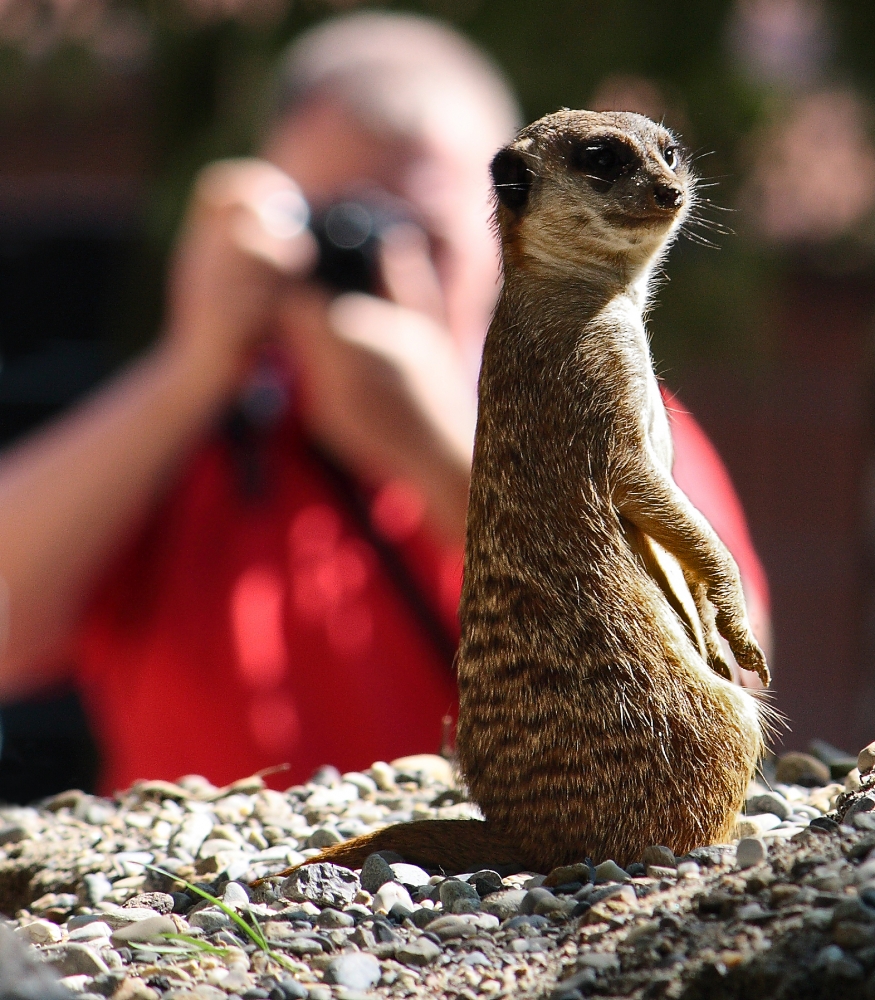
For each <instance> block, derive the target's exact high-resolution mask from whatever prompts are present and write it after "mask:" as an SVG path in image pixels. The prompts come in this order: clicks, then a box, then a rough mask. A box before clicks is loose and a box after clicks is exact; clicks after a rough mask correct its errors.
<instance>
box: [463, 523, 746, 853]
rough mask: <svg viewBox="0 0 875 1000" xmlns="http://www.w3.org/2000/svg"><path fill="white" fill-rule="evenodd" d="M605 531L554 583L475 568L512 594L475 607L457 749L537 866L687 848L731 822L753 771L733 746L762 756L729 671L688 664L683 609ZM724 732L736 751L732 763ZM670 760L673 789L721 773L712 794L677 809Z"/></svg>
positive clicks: (475, 792)
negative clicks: (692, 810) (731, 693)
mask: <svg viewBox="0 0 875 1000" xmlns="http://www.w3.org/2000/svg"><path fill="white" fill-rule="evenodd" d="M605 541H606V542H607V544H605V545H603V546H601V551H600V553H598V554H597V553H596V552H595V551H594V550H590V551H588V552H586V553H585V554H584V553H581V554H580V559H581V563H582V564H583V565H588V571H586V572H585V571H582V570H581V571H579V572H578V573H576V574H573V573H571V572H570V571H567V572H566V573H564V574H559V573H556V574H555V575H554V576H553V577H552V580H551V589H552V596H551V597H550V598H548V597H547V596H546V594H545V591H544V580H543V577H539V580H538V585H537V586H535V587H534V588H533V590H532V592H531V593H526V592H525V588H524V586H523V584H522V582H521V578H524V572H523V570H524V567H519V570H520V572H519V573H518V574H517V575H515V576H514V578H513V579H508V578H506V577H505V578H502V577H500V576H497V577H496V578H494V579H493V580H492V585H491V586H484V585H483V582H482V580H481V582H480V583H479V584H478V582H477V580H474V581H472V590H474V591H476V592H477V593H479V594H483V593H501V594H504V595H513V596H512V597H511V599H510V600H509V602H508V604H507V605H506V606H505V607H504V608H503V610H502V611H501V612H498V609H497V608H495V607H491V608H489V609H488V610H487V613H486V616H485V619H483V620H480V614H479V613H478V612H479V609H478V608H477V607H476V606H472V605H471V604H470V603H469V605H468V606H467V608H466V617H465V623H464V632H465V640H464V641H463V646H462V650H461V655H460V665H459V681H460V697H461V702H460V726H459V734H458V751H459V762H460V765H461V768H462V771H463V773H464V775H465V777H466V780H467V782H468V785H469V788H470V791H471V794H472V797H473V799H474V801H476V802H477V803H478V805H479V806H480V808H481V810H482V811H483V814H484V816H485V817H486V818H487V819H488V820H490V821H491V822H494V823H495V824H496V825H497V826H498V827H499V828H500V829H502V830H503V831H506V832H507V833H509V834H510V835H511V836H513V837H514V838H515V839H516V840H517V841H518V842H519V843H521V844H522V845H523V846H524V847H525V850H526V851H527V857H528V858H530V859H531V863H532V864H534V863H535V862H537V864H538V866H539V867H544V866H547V867H550V866H552V865H553V864H560V863H566V862H568V861H573V860H580V859H581V858H582V857H584V856H591V857H594V858H598V857H601V858H603V857H606V856H608V855H610V856H613V857H615V858H616V859H617V860H619V861H620V862H621V863H623V862H622V859H623V858H625V860H627V861H631V860H637V858H638V857H640V853H641V851H642V850H643V848H644V847H646V846H647V845H648V844H649V843H667V844H669V846H672V847H673V848H675V849H677V850H681V849H683V850H689V849H691V848H692V847H693V846H697V845H698V844H701V843H706V842H709V841H712V840H714V839H720V838H722V837H726V836H727V835H728V824H730V823H731V821H732V819H734V812H735V808H737V803H740V801H741V799H742V798H743V795H744V785H745V784H746V780H747V776H746V775H745V776H744V777H743V778H741V779H739V777H738V775H739V770H738V766H737V761H738V759H745V760H749V761H750V767H751V768H752V767H753V765H754V761H755V758H756V753H757V750H758V743H757V739H756V732H755V731H754V729H752V728H751V727H750V726H745V725H743V724H742V725H739V724H738V723H737V721H736V719H735V716H736V715H737V714H738V706H737V705H736V704H735V703H734V702H733V701H732V699H730V698H727V697H725V696H724V695H723V693H722V692H721V690H720V684H719V683H717V684H714V683H712V682H711V680H710V678H708V677H707V676H705V674H706V672H705V671H700V670H699V669H698V667H695V668H693V669H690V666H689V664H688V662H687V661H688V660H692V659H693V658H694V657H696V658H699V656H698V651H697V650H696V649H695V648H694V647H693V645H692V643H691V642H690V640H689V639H688V638H687V636H686V634H685V633H684V630H683V628H682V626H681V625H680V623H679V622H678V621H677V619H675V621H674V623H673V624H672V622H671V621H670V620H669V619H667V618H665V617H663V616H661V615H660V614H659V613H655V612H654V608H657V607H659V602H660V594H659V592H658V588H657V587H656V585H655V583H654V582H653V580H652V579H650V577H649V576H648V575H647V574H646V572H645V571H644V570H643V569H642V568H641V567H639V566H638V565H637V564H636V563H635V561H634V559H632V558H631V557H629V556H628V555H626V556H624V547H623V543H622V542H621V541H620V540H619V539H617V538H611V539H610V541H608V540H607V536H606V538H605ZM555 555H556V559H557V561H561V560H562V559H563V554H562V553H561V552H557V553H556V554H555ZM565 558H567V556H566V557H565ZM587 559H588V560H589V562H588V564H587V563H586V560H587ZM506 568H507V567H506V565H505V569H506ZM499 619H500V620H501V623H502V626H501V627H500V628H496V622H497V621H498V620H499ZM478 621H479V626H480V627H479V628H478ZM605 622H610V623H611V625H610V628H608V627H606V626H605ZM481 628H482V629H483V631H484V634H488V641H487V642H486V643H485V644H480V643H479V642H478V633H479V632H480V629H481ZM699 659H700V658H699ZM714 681H716V682H720V683H725V682H721V681H720V678H717V677H716V676H715V677H714ZM727 740H728V745H727V743H726V741H727ZM721 741H722V742H723V750H724V752H727V753H728V756H727V757H724V758H723V760H727V761H731V762H734V763H731V764H729V766H727V768H726V771H725V773H723V771H722V769H721V766H720V760H719V759H717V758H719V756H720V754H719V753H718V747H717V746H716V744H717V743H718V742H721ZM667 775H669V776H670V781H671V787H672V788H675V787H681V785H675V782H678V783H681V784H686V785H687V787H700V786H701V785H702V784H703V783H705V784H707V785H709V786H710V787H712V788H713V789H714V793H715V794H714V798H713V803H712V805H711V806H705V807H703V808H702V809H701V810H699V811H698V812H697V813H696V814H695V816H689V815H688V814H687V813H685V812H684V811H679V810H678V808H677V800H676V798H674V797H673V796H670V795H667V794H663V795H661V794H660V790H663V789H665V787H666V777H667ZM727 802H730V803H732V805H731V806H730V807H729V808H727ZM545 825H547V826H548V827H549V829H550V836H549V837H548V838H545V837H544V835H543V830H544V829H545V828H546V827H545Z"/></svg>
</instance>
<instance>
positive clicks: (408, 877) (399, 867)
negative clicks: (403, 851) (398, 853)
mask: <svg viewBox="0 0 875 1000" xmlns="http://www.w3.org/2000/svg"><path fill="white" fill-rule="evenodd" d="M390 867H391V869H392V877H393V878H394V879H395V881H396V882H400V883H401V884H402V885H406V886H409V887H411V888H414V889H415V888H417V887H418V886H421V885H428V883H429V880H430V878H431V876H430V875H429V874H428V872H427V871H423V869H422V868H420V867H419V865H408V864H406V863H405V862H403V861H396V862H395V864H394V865H390ZM362 871H364V869H362ZM362 887H363V888H365V889H367V888H368V887H367V886H366V885H365V883H364V879H362ZM370 891H371V890H370V889H368V892H370Z"/></svg>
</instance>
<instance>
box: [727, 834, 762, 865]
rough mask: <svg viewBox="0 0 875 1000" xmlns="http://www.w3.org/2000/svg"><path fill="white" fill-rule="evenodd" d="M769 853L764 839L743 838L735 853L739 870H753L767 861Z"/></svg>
mask: <svg viewBox="0 0 875 1000" xmlns="http://www.w3.org/2000/svg"><path fill="white" fill-rule="evenodd" d="M768 853H769V852H768V848H767V847H766V842H765V841H764V840H763V839H762V837H742V838H741V840H739V842H738V847H737V848H736V851H735V861H736V864H737V865H738V867H739V868H752V867H753V866H754V865H758V864H759V863H760V862H761V861H765V859H766V857H767V856H768Z"/></svg>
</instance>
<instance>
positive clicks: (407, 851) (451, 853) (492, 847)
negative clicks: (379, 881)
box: [252, 819, 525, 885]
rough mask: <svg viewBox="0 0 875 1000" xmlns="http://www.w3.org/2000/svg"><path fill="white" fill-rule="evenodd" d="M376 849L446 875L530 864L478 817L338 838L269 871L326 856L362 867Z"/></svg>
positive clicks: (343, 864)
mask: <svg viewBox="0 0 875 1000" xmlns="http://www.w3.org/2000/svg"><path fill="white" fill-rule="evenodd" d="M377 851H395V852H397V853H398V854H400V855H401V857H403V858H404V860H405V861H407V862H408V863H410V864H414V865H421V866H422V867H424V868H428V869H438V870H440V871H443V872H444V873H445V874H447V875H452V874H459V873H460V872H475V871H479V870H481V869H483V868H494V867H495V866H496V865H499V866H516V867H518V868H525V859H524V858H522V857H521V855H522V851H521V850H520V848H519V847H518V846H515V845H514V844H512V843H511V842H510V841H509V840H508V839H507V838H505V837H503V836H502V835H501V834H500V833H499V832H498V831H497V830H496V829H495V828H494V827H493V826H492V825H491V824H490V823H488V822H485V821H483V820H478V819H467V820H459V819H434V820H431V819H429V820H420V821H418V822H416V823H398V824H396V825H395V826H387V827H384V828H383V829H382V830H377V831H376V832H375V833H368V834H365V836H363V837H355V838H354V839H353V840H347V841H346V842H345V843H343V844H335V845H334V846H333V847H327V848H325V850H324V851H322V853H321V854H317V855H315V856H314V857H312V858H308V859H307V860H306V861H305V862H304V863H303V864H300V865H295V866H294V867H293V868H286V869H285V870H284V871H281V872H277V873H276V875H271V876H268V877H270V878H275V877H277V876H280V875H290V874H291V873H292V872H294V871H297V869H298V868H303V867H304V866H305V865H313V864H319V863H320V862H323V861H329V862H331V864H333V865H340V866H341V867H342V868H350V869H358V868H361V866H362V865H363V864H364V863H365V860H366V858H368V857H369V856H370V855H371V854H375V853H376V852H377ZM263 881H264V879H259V880H258V881H257V882H253V883H252V884H253V885H258V884H260V883H261V882H263Z"/></svg>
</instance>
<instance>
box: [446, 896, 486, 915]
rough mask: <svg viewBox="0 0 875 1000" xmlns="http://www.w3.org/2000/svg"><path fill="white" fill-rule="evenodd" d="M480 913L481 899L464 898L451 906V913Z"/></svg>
mask: <svg viewBox="0 0 875 1000" xmlns="http://www.w3.org/2000/svg"><path fill="white" fill-rule="evenodd" d="M479 912H480V900H479V899H469V898H468V897H462V898H461V899H456V900H454V901H453V904H452V905H451V906H450V913H479Z"/></svg>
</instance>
